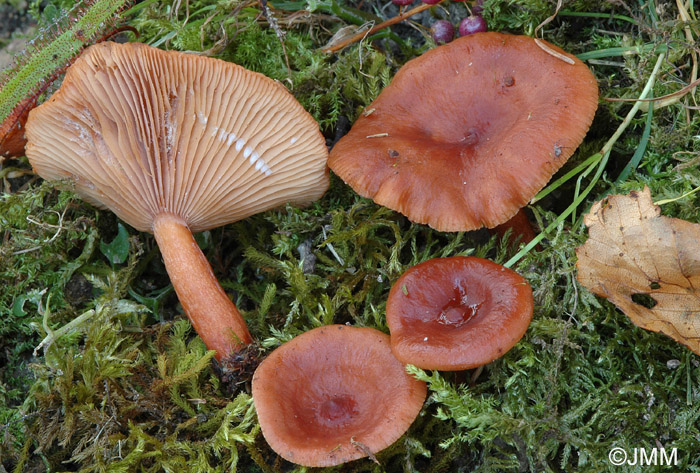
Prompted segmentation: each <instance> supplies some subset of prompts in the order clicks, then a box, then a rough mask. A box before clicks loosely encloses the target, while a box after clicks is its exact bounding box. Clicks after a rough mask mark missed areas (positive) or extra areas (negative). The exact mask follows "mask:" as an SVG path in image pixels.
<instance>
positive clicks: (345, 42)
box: [321, 3, 439, 54]
mask: <svg viewBox="0 0 700 473" xmlns="http://www.w3.org/2000/svg"><path fill="white" fill-rule="evenodd" d="M435 5H439V3H437V4H434V5H429V4H427V3H424V4H423V5H420V6H417V7H415V8H412V9H410V10H408V11H407V12H405V13H402V14H400V15H397V16H395V17H393V18H389V19H388V20H386V21H382V22H381V23H379V24H378V25H376V26H373V27H372V28H370V29H369V30H368V31H361V32H359V33H357V34H354V35H352V36H350V37H349V38H347V39H344V40H343V41H341V42H340V43H338V44H334V45H332V46H328V47H325V48H323V49H321V51H323V52H324V53H328V54H332V53H335V52H338V51H340V50H341V49H343V48H345V47H346V46H349V45H351V44H352V43H354V42H356V41H359V40H361V39H362V38H364V37H366V36H369V35H371V34H374V33H376V32H377V31H379V30H381V29H384V28H386V27H387V26H391V25H395V24H396V23H400V22H402V21H403V20H405V19H406V18H410V17H412V16H413V15H416V14H418V13H420V12H422V11H425V10H427V9H429V8H430V7H433V6H435Z"/></svg>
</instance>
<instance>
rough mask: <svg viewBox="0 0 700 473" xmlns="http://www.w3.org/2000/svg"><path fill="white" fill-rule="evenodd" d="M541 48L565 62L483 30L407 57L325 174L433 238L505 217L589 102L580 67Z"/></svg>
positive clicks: (553, 166)
mask: <svg viewBox="0 0 700 473" xmlns="http://www.w3.org/2000/svg"><path fill="white" fill-rule="evenodd" d="M542 43H544V42H542ZM549 47H550V48H551V49H552V50H553V51H556V52H557V53H559V54H560V55H562V57H565V58H567V59H569V60H571V62H572V63H573V64H570V63H568V62H565V61H564V60H562V59H561V58H559V57H555V56H553V55H551V54H548V53H547V52H545V51H544V50H543V49H541V48H540V47H539V46H538V45H537V44H536V43H535V41H534V40H533V39H532V38H529V37H527V36H513V35H508V34H502V33H493V32H491V33H478V34H474V35H469V36H466V37H463V38H459V39H457V40H455V41H453V42H451V43H449V44H446V45H443V46H439V47H437V48H435V49H433V50H431V51H428V52H427V53H425V54H423V55H422V56H420V57H418V58H416V59H413V60H411V61H409V62H408V63H406V65H404V66H403V67H402V68H401V70H400V71H399V72H398V73H397V74H396V76H395V77H394V79H393V80H392V82H391V84H390V85H389V86H387V87H386V88H385V89H384V90H383V91H382V93H381V94H380V95H379V97H377V99H376V100H375V101H374V102H372V104H371V105H369V106H368V107H367V112H366V113H364V114H363V115H362V116H360V118H358V120H357V121H356V122H355V124H354V125H353V127H352V129H351V130H350V132H349V133H348V134H347V135H346V136H345V137H343V138H342V139H341V140H340V141H339V142H338V143H337V144H336V145H335V146H334V148H333V149H332V150H331V154H330V158H329V166H330V167H331V169H332V170H333V171H334V172H335V173H336V174H338V176H340V177H341V178H342V179H343V180H344V181H345V182H346V183H348V184H349V185H350V186H351V187H352V188H353V189H354V190H355V191H356V192H357V193H358V194H360V195H362V196H364V197H369V198H371V199H373V200H374V201H375V202H377V203H378V204H381V205H384V206H386V207H389V208H391V209H394V210H397V211H398V212H401V213H402V214H404V215H406V216H407V217H408V218H409V219H410V220H412V221H414V222H417V223H426V224H428V225H430V226H431V227H433V228H435V229H437V230H441V231H468V230H475V229H478V228H481V227H483V226H485V227H488V228H492V227H495V226H497V225H499V224H501V223H503V222H505V221H507V220H508V219H510V218H511V217H513V216H514V215H515V214H516V212H518V210H519V209H520V208H522V207H523V206H525V205H526V204H527V203H528V202H529V201H530V200H531V199H532V197H533V196H534V195H535V194H536V193H537V191H539V190H540V189H541V188H542V187H543V186H544V185H545V184H546V183H547V181H548V180H549V179H550V178H551V176H552V174H554V172H556V171H557V170H558V169H559V168H560V167H561V166H562V165H563V164H564V163H565V162H566V160H567V159H568V158H569V157H570V156H571V155H572V154H573V152H574V151H575V150H576V148H577V147H578V145H579V144H580V143H581V141H582V140H583V138H584V135H585V134H586V131H587V130H588V127H589V126H590V124H591V121H592V120H593V115H594V113H595V110H596V108H597V105H598V100H597V99H598V88H597V84H596V81H595V78H594V77H593V74H591V72H590V70H589V69H588V68H587V67H586V65H585V64H583V63H582V62H581V61H580V60H578V59H577V58H576V57H575V56H572V55H570V54H567V53H565V52H563V51H561V50H560V49H559V48H557V47H556V46H552V45H550V46H549Z"/></svg>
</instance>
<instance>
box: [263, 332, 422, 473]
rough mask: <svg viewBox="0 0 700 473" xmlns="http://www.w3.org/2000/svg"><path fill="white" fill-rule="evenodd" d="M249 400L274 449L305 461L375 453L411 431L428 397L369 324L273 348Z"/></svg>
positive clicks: (336, 460) (325, 461) (307, 335)
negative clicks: (411, 426) (366, 326)
mask: <svg viewBox="0 0 700 473" xmlns="http://www.w3.org/2000/svg"><path fill="white" fill-rule="evenodd" d="M252 389H253V401H254V403H255V409H256V411H257V413H258V420H259V422H260V427H261V429H262V433H263V436H264V437H265V439H266V440H267V443H268V444H269V445H270V447H272V449H273V450H274V451H275V452H277V453H278V454H279V455H280V456H282V457H283V458H285V459H286V460H289V461H291V462H294V463H297V464H299V465H304V466H318V467H320V466H333V465H339V464H341V463H345V462H348V461H351V460H356V459H358V458H363V457H366V456H371V455H374V454H375V453H377V452H379V451H380V450H382V449H384V448H386V447H388V446H389V445H391V444H392V443H394V442H395V441H396V440H397V439H398V438H399V437H401V435H403V433H404V432H405V431H406V430H408V427H409V426H410V425H411V423H412V422H413V420H414V419H415V418H416V416H417V415H418V413H419V412H420V410H421V408H422V406H423V402H424V401H425V397H426V394H427V387H426V385H425V383H424V382H422V381H418V380H417V379H415V378H413V377H412V376H410V375H409V374H408V373H406V371H405V370H404V365H403V364H402V363H400V362H399V361H398V360H397V359H396V358H394V356H393V355H392V353H391V348H390V346H389V336H388V335H386V334H384V333H382V332H379V331H378V330H375V329H371V328H358V327H349V326H345V325H327V326H324V327H319V328H315V329H313V330H310V331H308V332H306V333H304V334H302V335H299V336H298V337H296V338H294V339H292V340H291V341H289V342H287V343H285V344H283V345H282V346H280V347H279V348H277V349H276V350H274V351H273V352H272V353H271V354H270V355H269V356H268V357H267V358H266V359H265V360H264V361H263V362H262V363H261V364H260V366H258V368H257V370H256V371H255V374H254V375H253V383H252Z"/></svg>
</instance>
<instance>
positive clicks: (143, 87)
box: [26, 42, 328, 232]
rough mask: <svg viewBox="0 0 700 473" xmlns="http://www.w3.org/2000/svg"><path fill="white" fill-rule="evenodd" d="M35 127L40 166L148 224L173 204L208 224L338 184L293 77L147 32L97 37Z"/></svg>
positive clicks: (33, 149) (32, 143) (33, 155)
mask: <svg viewBox="0 0 700 473" xmlns="http://www.w3.org/2000/svg"><path fill="white" fill-rule="evenodd" d="M26 134H27V138H28V140H29V143H28V144H27V157H28V158H29V161H30V162H31V164H32V166H33V167H34V169H35V170H36V172H37V173H38V174H39V175H41V176H42V177H44V178H45V179H65V178H70V179H73V181H74V182H75V188H76V190H77V191H78V193H80V194H81V196H82V197H83V198H85V199H87V200H89V201H90V202H92V203H94V204H96V205H98V206H100V207H108V208H110V209H111V210H112V211H113V212H114V213H116V214H117V215H118V216H119V217H121V218H122V219H123V220H125V221H126V222H128V223H129V224H130V225H132V226H133V227H135V228H137V229H138V230H142V231H152V225H153V221H154V219H155V216H156V215H158V214H162V213H166V214H172V215H177V216H178V217H181V218H182V219H183V220H184V221H185V222H186V223H187V225H188V226H189V228H190V229H191V230H192V231H193V232H197V231H202V230H206V229H209V228H214V227H217V226H219V225H223V224H226V223H230V222H234V221H236V220H240V219H242V218H245V217H247V216H249V215H253V214H255V213H258V212H262V211H264V210H268V209H270V208H273V207H277V206H279V205H282V204H284V203H286V202H291V203H296V204H304V203H309V202H312V201H314V200H316V199H318V198H319V197H320V196H321V195H323V193H324V192H325V190H326V189H327V188H328V171H327V167H326V161H327V156H328V150H327V148H326V143H325V139H324V138H323V136H322V135H321V132H320V131H319V128H318V124H317V123H316V122H315V120H314V119H313V117H311V115H309V114H308V113H307V112H306V111H305V110H304V108H303V107H302V106H301V104H299V102H297V101H296V99H295V98H294V97H293V96H292V95H291V94H290V93H289V92H287V90H286V89H285V88H284V87H283V86H282V85H280V84H279V83H276V82H275V81H273V80H272V79H270V78H268V77H265V76H264V75H262V74H258V73H256V72H252V71H249V70H247V69H244V68H243V67H241V66H238V65H236V64H233V63H229V62H225V61H221V60H218V59H212V58H207V57H202V56H196V55H194V54H185V53H180V52H175V51H162V50H159V49H156V48H152V47H150V46H146V45H144V44H139V43H128V44H116V43H110V42H104V43H99V44H96V45H93V46H91V47H90V48H88V49H86V50H85V51H84V52H83V53H82V55H81V56H80V57H79V58H78V60H77V61H76V62H75V63H74V64H73V65H72V66H71V67H70V68H69V69H68V72H67V74H66V77H65V79H64V81H63V84H62V85H61V88H60V89H59V90H58V92H56V93H55V94H54V95H53V96H52V97H51V98H50V99H49V100H48V101H46V102H45V103H44V104H42V105H41V106H39V107H37V108H35V109H34V110H33V111H32V112H31V113H30V115H29V120H28V122H27V131H26Z"/></svg>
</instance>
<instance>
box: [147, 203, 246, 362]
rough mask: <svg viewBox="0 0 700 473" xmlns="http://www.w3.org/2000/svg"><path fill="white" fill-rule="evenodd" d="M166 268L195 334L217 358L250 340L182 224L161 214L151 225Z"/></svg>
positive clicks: (237, 315) (177, 218) (238, 315)
mask: <svg viewBox="0 0 700 473" xmlns="http://www.w3.org/2000/svg"><path fill="white" fill-rule="evenodd" d="M153 235H154V236H155V238H156V241H157V242H158V247H159V248H160V252H161V255H162V256H163V261H164V262H165V268H166V269H167V271H168V275H169V276H170V281H172V283H173V287H174V288H175V292H176V293H177V297H178V298H179V299H180V303H181V304H182V307H183V309H184V310H185V314H187V317H188V318H189V319H190V322H191V323H192V326H193V327H194V329H195V331H196V332H197V333H198V334H199V336H200V337H202V340H203V341H204V344H205V345H206V346H207V348H209V349H210V350H216V358H217V359H218V360H221V358H222V357H224V356H225V355H227V354H229V353H231V352H232V351H235V350H234V349H235V348H236V341H238V345H240V346H243V345H247V344H249V343H251V342H252V341H253V339H252V337H251V336H250V332H249V331H248V327H247V326H246V323H245V321H244V320H243V317H242V316H241V313H240V312H239V311H238V309H237V308H236V306H235V305H234V304H233V302H231V299H229V298H228V296H227V295H226V293H225V292H224V290H223V289H222V288H221V285H220V284H219V282H218V280H217V279H216V276H214V273H213V272H212V270H211V266H209V262H208V261H207V259H206V258H205V257H204V254H202V250H200V249H199V245H197V242H196V241H195V240H194V237H193V236H192V232H191V231H190V229H189V227H188V226H187V224H186V223H185V221H184V220H183V219H182V218H180V217H177V216H175V215H171V214H160V215H158V216H157V217H156V219H155V221H154V222H153Z"/></svg>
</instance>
